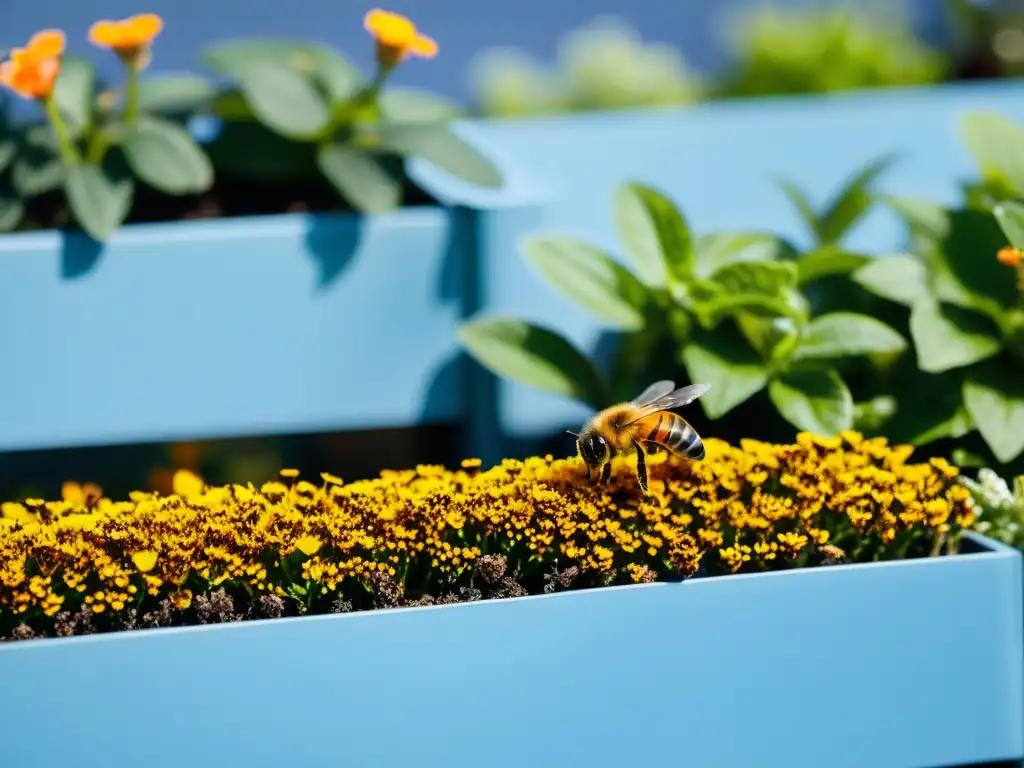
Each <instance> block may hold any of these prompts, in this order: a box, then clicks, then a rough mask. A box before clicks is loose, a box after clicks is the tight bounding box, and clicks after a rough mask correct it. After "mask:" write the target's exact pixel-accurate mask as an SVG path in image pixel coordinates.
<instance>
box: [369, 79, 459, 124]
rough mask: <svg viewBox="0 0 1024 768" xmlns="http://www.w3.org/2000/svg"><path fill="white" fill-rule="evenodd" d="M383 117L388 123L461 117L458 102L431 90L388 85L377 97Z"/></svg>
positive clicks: (433, 121) (432, 120) (427, 121)
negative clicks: (444, 97)
mask: <svg viewBox="0 0 1024 768" xmlns="http://www.w3.org/2000/svg"><path fill="white" fill-rule="evenodd" d="M377 103H378V104H379V105H380V113H381V119H382V120H384V122H387V123H395V124H397V125H402V124H410V123H413V124H421V123H447V122H450V121H451V120H454V119H455V118H456V117H459V116H460V115H461V114H462V112H463V110H462V109H461V108H460V107H459V105H458V104H455V103H454V102H451V101H448V100H447V99H443V98H441V97H440V96H437V95H435V94H433V93H430V92H429V91H420V90H416V89H413V88H395V87H388V88H385V89H384V91H383V92H382V93H381V94H380V95H379V96H378V97H377Z"/></svg>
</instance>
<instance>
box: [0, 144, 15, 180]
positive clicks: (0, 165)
mask: <svg viewBox="0 0 1024 768" xmlns="http://www.w3.org/2000/svg"><path fill="white" fill-rule="evenodd" d="M17 154H18V142H17V141H16V140H15V139H14V138H13V137H9V138H2V139H0V175H2V174H3V172H4V171H6V170H7V168H8V167H9V166H10V165H11V163H12V162H14V158H15V157H16V156H17Z"/></svg>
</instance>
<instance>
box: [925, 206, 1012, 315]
mask: <svg viewBox="0 0 1024 768" xmlns="http://www.w3.org/2000/svg"><path fill="white" fill-rule="evenodd" d="M949 222H950V229H949V232H948V233H947V235H946V237H945V238H943V239H942V241H941V246H940V248H939V250H938V252H937V253H936V254H935V258H936V259H937V263H936V264H934V265H933V268H939V269H940V270H948V273H949V276H950V277H952V278H953V279H954V280H955V281H956V282H957V283H959V285H960V286H962V287H963V289H964V290H965V291H966V292H967V293H968V294H969V298H970V300H971V304H972V306H973V307H977V308H979V309H984V310H985V311H986V312H988V314H990V315H992V316H994V317H998V316H999V315H1000V314H1001V312H1002V310H1003V309H1005V308H1008V307H1012V306H1015V305H1016V304H1017V303H1018V301H1019V300H1020V293H1019V292H1018V291H1017V285H1016V283H1015V281H1013V280H1012V279H1007V274H1006V268H1005V267H1003V265H1002V264H1000V263H999V262H998V260H997V259H996V253H998V252H999V249H1000V248H1002V247H1004V246H1005V245H1006V235H1005V234H1004V233H1003V231H1002V229H1001V228H1000V226H999V223H998V222H997V221H996V219H995V217H994V216H993V215H992V214H990V213H987V212H985V211H977V210H959V211H951V212H950V213H949Z"/></svg>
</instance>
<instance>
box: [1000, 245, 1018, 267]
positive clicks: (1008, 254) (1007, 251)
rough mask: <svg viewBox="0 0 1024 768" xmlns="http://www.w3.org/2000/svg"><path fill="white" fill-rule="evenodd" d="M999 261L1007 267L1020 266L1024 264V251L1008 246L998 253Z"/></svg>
mask: <svg viewBox="0 0 1024 768" xmlns="http://www.w3.org/2000/svg"><path fill="white" fill-rule="evenodd" d="M996 258H997V259H999V263H1000V264H1002V265H1004V266H1007V267H1019V266H1021V264H1024V251H1022V250H1020V249H1018V248H1012V247H1010V246H1006V247H1005V248H1003V249H1001V250H1000V251H999V253H997V254H996Z"/></svg>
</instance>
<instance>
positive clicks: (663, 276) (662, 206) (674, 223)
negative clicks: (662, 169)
mask: <svg viewBox="0 0 1024 768" xmlns="http://www.w3.org/2000/svg"><path fill="white" fill-rule="evenodd" d="M615 225H616V227H617V228H618V231H619V239H620V240H621V241H622V244H623V246H624V247H625V250H626V253H628V254H629V256H630V257H631V258H632V260H633V263H634V264H635V265H636V268H637V272H639V273H640V277H641V278H642V279H643V280H644V281H645V282H646V283H648V284H650V285H664V284H665V282H666V280H668V279H670V278H671V279H673V280H678V281H681V282H682V281H686V280H688V279H689V278H690V277H691V275H692V274H693V268H694V253H693V240H692V237H691V235H690V227H689V225H688V224H687V223H686V219H685V218H684V217H683V214H682V213H681V212H680V211H679V209H678V208H676V206H675V205H674V204H673V203H672V201H671V200H670V199H669V198H668V197H667V196H666V195H665V194H663V193H662V192H660V191H659V190H657V189H654V188H653V187H649V186H644V185H643V184H635V183H628V184H622V185H620V186H619V188H618V189H617V190H616V192H615Z"/></svg>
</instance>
